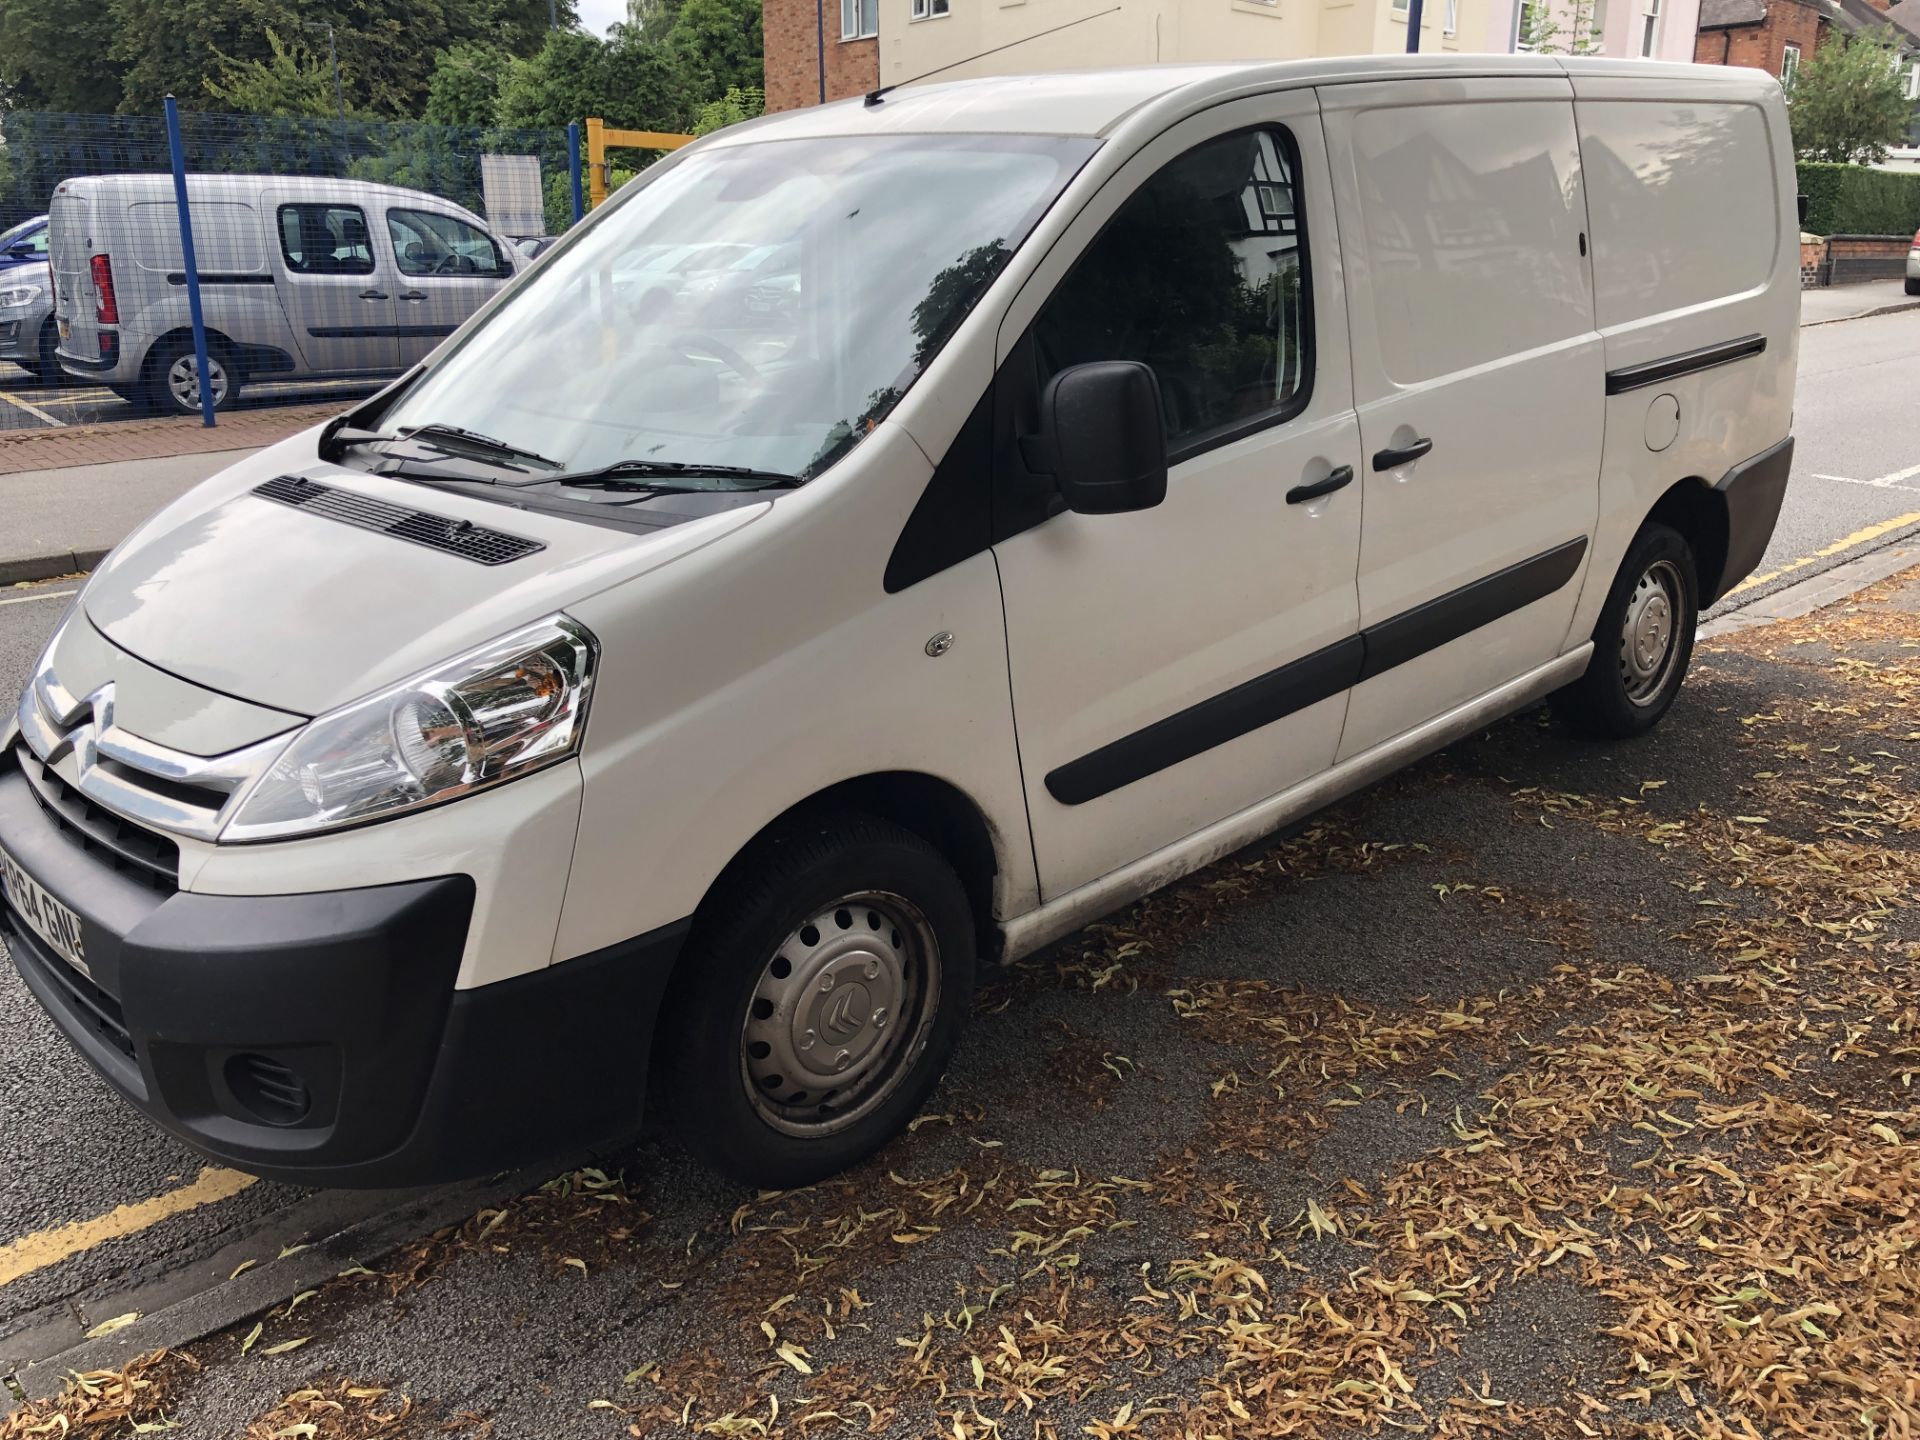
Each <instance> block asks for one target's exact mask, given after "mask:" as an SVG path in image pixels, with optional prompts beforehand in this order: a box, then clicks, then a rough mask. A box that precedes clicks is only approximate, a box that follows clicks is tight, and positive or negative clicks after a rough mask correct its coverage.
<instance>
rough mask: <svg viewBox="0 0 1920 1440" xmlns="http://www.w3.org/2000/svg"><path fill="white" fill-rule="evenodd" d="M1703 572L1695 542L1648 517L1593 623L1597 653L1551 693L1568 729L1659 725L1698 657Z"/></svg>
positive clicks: (1609, 735) (1631, 731) (1612, 735)
mask: <svg viewBox="0 0 1920 1440" xmlns="http://www.w3.org/2000/svg"><path fill="white" fill-rule="evenodd" d="M1698 573H1699V572H1698V570H1697V568H1696V566H1695V563H1694V558H1693V548H1692V547H1691V546H1689V545H1688V544H1687V541H1686V537H1685V536H1683V535H1682V534H1681V533H1680V532H1679V531H1678V530H1675V529H1674V528H1673V527H1672V526H1669V525H1662V524H1660V523H1659V522H1657V521H1653V522H1649V523H1648V524H1647V525H1645V526H1643V527H1642V528H1641V530H1640V533H1639V534H1638V535H1636V536H1634V537H1633V544H1631V545H1630V546H1628V547H1627V558H1626V560H1625V562H1624V563H1622V565H1621V566H1620V573H1619V574H1618V575H1616V576H1615V577H1614V581H1613V589H1612V590H1610V591H1609V592H1608V594H1607V603H1606V606H1605V607H1604V608H1603V609H1602V610H1601V612H1600V620H1599V623H1597V624H1596V625H1595V626H1594V629H1593V659H1592V660H1591V661H1590V662H1589V663H1588V665H1587V669H1586V673H1585V674H1583V675H1582V676H1581V677H1580V678H1579V679H1578V680H1576V681H1574V682H1573V684H1571V685H1569V686H1567V687H1566V688H1565V689H1564V690H1561V691H1559V692H1558V693H1557V694H1556V695H1554V697H1553V710H1554V714H1555V715H1557V716H1559V717H1560V719H1561V720H1562V721H1563V722H1564V723H1565V724H1566V725H1567V726H1568V727H1569V728H1571V729H1573V730H1576V731H1578V732H1580V733H1581V734H1584V735H1591V736H1594V737H1596V738H1599V739H1621V740H1623V739H1628V738H1631V737H1632V736H1635V735H1644V734H1645V733H1646V732H1647V731H1649V730H1651V729H1652V728H1653V727H1654V726H1655V725H1657V724H1659V723H1660V718H1661V717H1662V716H1663V715H1665V714H1666V713H1667V710H1668V709H1669V708H1670V707H1671V706H1672V704H1673V701H1674V697H1675V696H1677V695H1678V694H1679V693H1680V684H1681V682H1682V681H1683V680H1685V679H1686V675H1687V665H1688V662H1689V661H1691V660H1692V658H1693V632H1694V630H1695V628H1696V627H1697V626H1698V625H1699V623H1700V586H1699V580H1698Z"/></svg>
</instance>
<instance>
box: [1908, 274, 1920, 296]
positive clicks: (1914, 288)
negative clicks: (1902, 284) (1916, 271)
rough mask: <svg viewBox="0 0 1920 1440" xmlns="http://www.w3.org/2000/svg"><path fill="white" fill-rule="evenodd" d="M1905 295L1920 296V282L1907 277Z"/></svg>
mask: <svg viewBox="0 0 1920 1440" xmlns="http://www.w3.org/2000/svg"><path fill="white" fill-rule="evenodd" d="M1907 293H1908V294H1909V295H1920V280H1916V279H1914V277H1913V276H1911V275H1909V276H1908V277H1907Z"/></svg>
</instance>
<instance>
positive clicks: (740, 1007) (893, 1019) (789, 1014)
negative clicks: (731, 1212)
mask: <svg viewBox="0 0 1920 1440" xmlns="http://www.w3.org/2000/svg"><path fill="white" fill-rule="evenodd" d="M974 950H975V943H974V927H973V914H972V908H971V906H970V905H969V903H968V900H967V894H966V890H965V888H964V887H963V886H962V885H961V883H960V879H959V877H958V876H957V875H955V874H954V872H953V868H952V867H951V866H950V865H948V864H947V862H946V860H945V859H944V858H942V856H941V855H940V853H939V852H938V851H937V850H935V849H934V848H933V846H931V845H929V844H928V843H927V842H926V841H925V840H923V839H921V838H920V837H919V836H918V835H915V834H914V833H913V832H911V831H909V830H905V829H903V828H901V827H900V826H897V825H894V824H891V823H889V822H887V821H884V820H879V819H875V818H872V817H868V816H852V815H850V816H839V817H831V818H826V819H821V820H815V821H810V822H798V823H795V824H793V825H790V826H788V827H786V828H784V829H783V830H781V831H779V832H777V833H776V834H774V835H772V836H770V837H769V838H768V839H767V840H765V841H763V842H761V843H760V845H758V846H757V847H756V848H755V850H754V851H752V852H750V853H749V854H748V855H747V856H746V857H744V858H743V860H742V861H740V862H737V863H736V864H735V865H734V866H733V867H732V869H731V870H730V871H729V873H728V875H727V876H726V877H724V878H723V879H722V881H721V882H720V884H719V885H718V886H716V887H715V891H714V893H713V895H712V896H711V897H709V900H708V902H707V903H706V904H705V905H704V906H703V907H702V911H701V915H700V917H699V918H697V919H696V921H695V924H694V929H693V932H692V936H691V938H690V940H689V944H688V947H687V951H686V953H685V954H684V955H683V956H682V957H681V959H680V963H679V965H678V967H677V969H676V972H675V979H674V983H673V985H672V986H671V987H670V988H669V991H668V995H667V999H666V1002H665V1004H664V1005H663V1006H662V1008H661V1012H660V1018H659V1021H658V1039H657V1047H658V1048H657V1053H658V1056H659V1067H658V1071H657V1075H656V1080H657V1090H656V1094H657V1095H658V1097H659V1099H660V1101H661V1102H662V1104H663V1105H664V1106H665V1107H666V1108H667V1111H668V1114H669V1116H670V1118H671V1121H672V1123H673V1125H674V1128H675V1129H676V1130H677V1131H678V1133H679V1134H680V1137H681V1139H682V1141H683V1142H684V1143H685V1145H686V1146H687V1148H688V1149H689V1150H691V1151H693V1152H694V1154H696V1155H697V1156H699V1157H700V1158H701V1159H702V1160H703V1161H705V1162H706V1163H707V1164H708V1165H710V1166H712V1167H713V1168H714V1169H716V1170H719V1171H721V1172H722V1173H724V1174H727V1175H730V1176H732V1177H734V1178H735V1179H738V1180H743V1181H746V1182H747V1183H748V1184H752V1185H759V1186H765V1187H770V1188H776V1189H788V1188H791V1187H793V1186H796V1185H807V1184H811V1183H812V1182H813V1181H816V1180H820V1179H823V1178H825V1177H826V1176H828V1175H831V1174H833V1173H834V1172H836V1171H839V1170H843V1169H845V1168H846V1167H847V1166H849V1165H852V1164H855V1163H857V1162H858V1161H860V1160H863V1159H865V1158H866V1157H867V1156H868V1155H870V1154H872V1153H873V1152H874V1151H875V1150H877V1149H879V1148H880V1147H881V1146H882V1145H884V1144H885V1143H886V1142H887V1141H888V1140H889V1139H891V1138H892V1137H893V1136H894V1135H896V1134H898V1133H899V1131H900V1130H901V1129H902V1128H904V1127H905V1125H906V1123H907V1122H908V1121H909V1120H910V1119H912V1118H913V1116H914V1113H915V1112H916V1111H918V1109H919V1108H920V1106H921V1104H922V1102H924V1101H925V1099H926V1097H927V1095H928V1093H929V1092H931V1091H932V1089H933V1087H934V1084H935V1083H936V1082H937V1081H938V1080H939V1078H940V1074H941V1072H942V1070H944V1069H945V1068H946V1063H947V1057H948V1056H949V1055H950V1054H951V1052H952V1049H953V1043H954V1039H955V1037H956V1035H957V1034H958V1033H959V1029H960V1025H961V1023H962V1021H963V1020H964V1019H965V1017H966V1014H967V1010H968V1007H969V1005H970V1002H971V998H972V993H973V974H974V958H975V957H974Z"/></svg>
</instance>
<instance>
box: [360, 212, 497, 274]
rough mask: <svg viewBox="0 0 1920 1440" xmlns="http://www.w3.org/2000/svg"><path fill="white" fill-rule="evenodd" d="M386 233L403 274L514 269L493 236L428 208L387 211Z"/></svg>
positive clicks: (488, 272)
mask: <svg viewBox="0 0 1920 1440" xmlns="http://www.w3.org/2000/svg"><path fill="white" fill-rule="evenodd" d="M387 233H388V234H389V235H390V236H392V237H393V255H394V259H395V261H396V262H397V263H398V264H399V266H400V273H401V274H402V275H489V276H495V277H499V278H505V277H506V276H507V275H509V274H511V273H512V271H511V270H510V269H509V268H508V266H507V263H506V261H505V260H504V259H503V258H502V257H501V255H500V252H499V250H498V249H496V248H495V246H494V243H493V239H492V237H491V236H489V235H487V234H486V233H485V232H484V231H481V230H476V229H475V228H474V227H473V226H471V225H469V224H467V222H466V221H464V220H460V219H457V218H455V217H454V216H452V215H435V214H433V213H431V212H429V211H426V210H389V211H387Z"/></svg>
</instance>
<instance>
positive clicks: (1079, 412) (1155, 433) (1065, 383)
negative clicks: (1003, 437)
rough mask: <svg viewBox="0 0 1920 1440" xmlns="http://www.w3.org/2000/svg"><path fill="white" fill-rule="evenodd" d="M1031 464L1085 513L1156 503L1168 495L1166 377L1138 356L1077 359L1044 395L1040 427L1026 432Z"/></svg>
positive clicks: (1023, 449) (1023, 447) (1071, 506)
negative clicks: (1162, 380)
mask: <svg viewBox="0 0 1920 1440" xmlns="http://www.w3.org/2000/svg"><path fill="white" fill-rule="evenodd" d="M1020 448H1021V454H1022V457H1023V458H1024V459H1025V460H1026V463H1027V468H1028V469H1029V470H1033V471H1035V472H1037V473H1040V474H1044V475H1051V476H1053V479H1054V483H1055V484H1056V485H1057V486H1059V489H1060V494H1061V497H1062V498H1063V499H1065V501H1066V502H1067V508H1068V509H1070V510H1077V511H1079V512H1080V513H1081V514H1082V515H1119V514H1124V513H1126V512H1127V511H1130V510H1150V509H1152V508H1153V507H1154V506H1155V505H1158V504H1159V503H1160V502H1161V501H1162V500H1164V499H1166V498H1167V422H1166V417H1165V416H1164V415H1163V414H1162V413H1161V409H1160V382H1159V381H1158V380H1156V379H1155V378H1154V374H1153V369H1152V367H1151V366H1148V365H1143V364H1141V363H1140V362H1139V361H1138V360H1095V361H1092V362H1090V363H1088V364H1085V365H1072V366H1069V367H1068V368H1067V369H1065V370H1062V371H1061V372H1060V373H1059V374H1058V375H1056V376H1054V377H1053V379H1052V380H1051V381H1049V382H1048V384H1047V388H1046V390H1045V392H1044V393H1043V394H1042V395H1041V397H1040V433H1039V434H1037V435H1023V436H1022V437H1021V439H1020Z"/></svg>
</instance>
